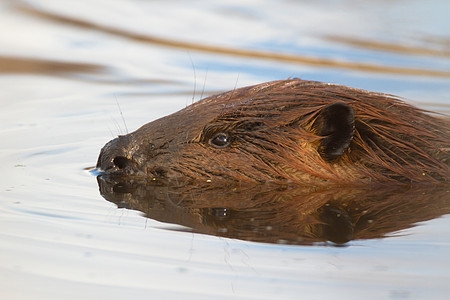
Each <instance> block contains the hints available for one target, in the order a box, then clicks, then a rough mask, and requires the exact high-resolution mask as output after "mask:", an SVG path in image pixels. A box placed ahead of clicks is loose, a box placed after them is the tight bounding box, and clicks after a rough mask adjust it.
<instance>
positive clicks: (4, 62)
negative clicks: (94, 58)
mask: <svg viewBox="0 0 450 300" xmlns="http://www.w3.org/2000/svg"><path fill="white" fill-rule="evenodd" d="M105 69H106V68H105V67H103V66H101V65H96V64H86V63H71V62H62V61H55V60H46V59H36V58H21V57H10V56H0V74H2V73H3V74H5V73H7V74H47V75H52V74H54V75H58V74H64V73H66V74H68V73H90V74H94V73H100V72H103V71H105Z"/></svg>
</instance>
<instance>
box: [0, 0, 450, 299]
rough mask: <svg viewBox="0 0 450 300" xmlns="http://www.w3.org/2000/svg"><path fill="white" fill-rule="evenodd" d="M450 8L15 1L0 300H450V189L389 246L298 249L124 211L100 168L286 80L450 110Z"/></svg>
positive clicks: (3, 41)
mask: <svg viewBox="0 0 450 300" xmlns="http://www.w3.org/2000/svg"><path fill="white" fill-rule="evenodd" d="M449 8H450V7H449V4H448V2H447V1H437V0H434V1H432V2H427V3H424V2H422V1H395V2H391V1H377V2H368V1H350V0H341V1H315V2H307V1H277V2H274V1H268V0H267V1H264V0H262V1H247V2H245V3H242V1H239V2H238V1H227V2H221V1H192V2H190V3H189V5H187V4H186V3H184V2H181V1H137V0H136V1H125V0H116V1H102V0H95V1H64V2H60V1H45V0H40V1H38V0H30V1H4V2H2V3H1V4H0V46H1V47H0V101H1V104H2V109H1V111H0V120H1V125H2V126H1V129H0V140H1V141H2V142H1V147H0V163H1V165H2V167H1V169H0V170H1V173H0V176H1V180H0V222H1V223H2V224H1V225H0V236H1V241H2V242H1V244H0V278H1V279H2V280H1V283H0V291H1V292H0V293H1V294H0V295H1V298H2V299H3V298H4V299H61V298H66V299H79V298H83V299H98V298H109V299H124V298H130V297H132V298H138V299H139V298H144V297H145V298H148V297H150V298H155V299H167V298H169V299H172V298H180V297H183V298H188V299H211V298H214V299H222V298H223V299H228V298H238V299H240V298H244V299H245V298H249V299H274V298H282V299H298V298H301V299H325V298H331V297H334V298H344V297H345V298H348V299H361V298H365V299H367V298H373V299H379V298H381V299H424V298H425V299H446V297H447V295H448V293H449V292H450V289H449V287H448V282H449V281H450V271H449V270H450V268H449V267H450V259H449V258H450V255H449V253H450V238H449V237H450V232H449V229H448V228H450V226H449V225H450V217H449V215H446V214H445V213H446V212H447V211H448V209H449V206H448V196H447V197H446V196H445V194H443V195H442V196H441V200H442V202H439V203H440V204H439V205H440V206H439V205H437V206H436V207H435V208H433V209H435V210H436V211H438V210H439V211H440V213H439V212H438V213H433V214H430V216H428V217H427V218H423V219H420V218H416V219H415V218H412V220H413V221H414V220H415V222H419V223H418V224H417V226H414V227H409V226H407V227H409V228H405V229H402V230H400V229H399V230H397V231H394V232H388V233H387V234H388V236H389V237H387V238H383V239H380V238H374V239H357V240H353V241H350V242H349V243H347V244H346V247H335V246H333V245H331V244H323V243H321V244H319V245H312V246H311V245H309V246H302V245H285V244H273V243H262V242H255V241H251V240H250V241H248V240H241V239H230V238H227V237H224V236H222V237H218V236H215V235H211V234H201V233H192V232H186V230H185V227H182V226H180V225H177V224H168V223H164V222H161V221H158V220H157V219H156V220H155V219H149V218H146V217H145V216H144V214H143V213H142V212H140V211H138V210H129V209H125V208H120V209H118V208H117V206H116V205H115V204H114V203H112V202H109V201H106V200H105V199H104V198H103V197H102V196H101V195H100V193H99V187H98V185H97V181H96V179H95V176H93V175H92V174H91V173H90V172H88V171H87V170H86V168H89V167H92V166H93V165H95V162H96V159H97V156H98V153H99V150H100V148H101V147H102V146H103V145H104V144H105V143H106V142H107V141H108V140H110V139H112V138H113V137H114V136H116V135H117V134H121V133H122V134H123V133H126V132H127V131H132V130H135V129H137V128H138V127H139V126H141V125H142V124H144V123H146V122H149V121H151V120H154V119H156V118H159V117H162V116H164V115H167V114H169V113H172V112H174V111H176V110H178V109H180V108H183V107H185V106H186V105H187V104H189V103H191V102H192V101H195V100H198V99H199V98H201V95H203V96H206V95H209V94H212V93H216V92H219V91H223V90H229V89H233V88H234V87H235V86H245V85H248V84H256V83H260V82H264V81H268V80H275V79H282V78H288V77H300V78H304V79H311V80H319V81H326V82H333V83H339V84H345V85H350V86H354V87H358V88H363V89H369V90H374V91H380V92H386V93H392V94H396V95H400V96H402V97H405V98H407V99H408V101H409V102H412V103H415V104H417V105H419V106H420V107H423V108H427V109H432V110H435V111H439V112H442V113H447V114H448V113H449V112H450V106H449V105H448V104H449V103H450V101H449V100H450V96H449V95H450V84H449V83H450V80H449V78H450V63H449V59H448V57H449V56H450V50H449V42H448V41H449V37H448V32H449V29H450V24H449V22H448V17H447V12H448V11H449ZM396 46H401V47H396ZM280 54H282V55H280ZM250 56H252V57H250ZM318 58H319V59H320V60H319V62H318V60H317V59H318ZM374 65H375V66H377V67H376V68H373V66H374ZM194 92H195V93H194ZM409 99H410V100H409ZM118 104H119V105H118ZM119 106H120V109H119ZM121 113H122V115H123V117H124V119H125V122H126V126H125V124H124V122H123V120H122V116H121ZM430 205H431V204H430ZM430 205H424V206H423V207H422V208H421V210H422V211H427V210H431V208H430V207H429V206H430ZM411 214H413V213H411ZM441 214H443V215H441ZM427 220H428V221H427ZM181 225H183V224H181ZM410 225H411V224H410ZM171 229H174V230H171Z"/></svg>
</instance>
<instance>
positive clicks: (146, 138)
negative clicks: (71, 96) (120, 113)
mask: <svg viewBox="0 0 450 300" xmlns="http://www.w3.org/2000/svg"><path fill="white" fill-rule="evenodd" d="M337 102H339V103H346V104H348V105H349V106H350V107H351V108H352V109H353V111H354V115H355V133H354V136H353V139H352V141H351V143H350V146H349V148H348V149H347V150H346V151H345V153H344V154H343V155H342V156H341V157H339V158H337V159H334V160H332V161H327V160H325V159H323V158H322V157H321V155H320V153H319V152H318V146H319V144H320V142H321V140H322V139H323V138H324V137H322V136H320V135H319V134H318V131H317V128H316V123H315V122H316V121H317V119H318V117H319V115H320V112H321V111H322V110H323V109H324V108H325V107H326V106H328V105H330V104H332V103H337ZM449 127H450V126H449V120H448V118H445V117H435V116H432V115H431V114H430V113H428V112H426V111H423V110H421V109H418V108H415V107H413V106H411V105H409V104H406V103H405V102H403V101H402V100H400V99H399V98H397V97H395V96H392V95H387V94H381V93H374V92H369V91H364V90H359V89H354V88H349V87H345V86H340V85H333V84H325V83H320V82H313V81H303V80H300V79H292V80H281V81H274V82H268V83H263V84H259V85H255V86H250V87H245V88H241V89H237V90H234V91H230V92H227V93H223V94H220V95H216V96H212V97H208V98H205V99H203V100H201V101H199V102H197V103H194V104H193V105H191V106H188V107H186V108H185V109H183V110H181V111H179V112H177V113H175V114H172V115H170V116H167V117H165V118H162V119H159V120H156V121H154V122H151V123H149V124H147V125H144V126H143V127H141V128H140V129H138V130H137V131H136V132H134V133H131V134H129V135H127V136H124V137H119V138H118V139H116V140H113V141H112V142H110V143H109V144H107V145H106V146H105V147H104V148H103V149H102V153H101V155H100V157H99V162H98V164H97V167H98V168H101V169H103V170H105V171H106V173H108V174H135V175H136V174H137V175H139V176H142V175H144V176H149V177H151V178H156V179H160V178H165V179H176V180H179V179H186V178H187V179H190V180H200V181H203V182H204V181H212V182H260V183H264V182H275V183H296V184H314V185H317V184H330V183H332V184H341V185H342V184H344V185H345V184H364V185H366V184H375V183H386V184H398V183H402V184H403V183H435V182H440V181H448V178H449V174H450V171H449V161H450V160H449V153H448V151H449V147H450V146H449V145H450V134H449ZM216 132H227V133H229V134H230V135H231V137H232V143H231V144H230V146H228V147H226V148H223V149H216V148H214V147H212V146H211V145H210V144H209V143H208V141H209V140H210V138H211V137H212V136H213V135H214V133H216ZM149 145H151V147H150V146H149ZM117 156H123V157H126V158H127V159H128V160H129V161H130V162H132V165H133V167H132V168H123V169H122V170H118V168H117V167H115V166H113V165H111V162H112V160H113V159H114V157H117Z"/></svg>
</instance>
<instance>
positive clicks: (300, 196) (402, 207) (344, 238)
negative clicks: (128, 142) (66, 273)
mask: <svg viewBox="0 0 450 300" xmlns="http://www.w3.org/2000/svg"><path fill="white" fill-rule="evenodd" d="M97 179H98V184H99V188H100V193H101V195H102V196H103V197H104V198H105V199H106V200H108V201H111V202H113V203H115V204H116V205H117V206H118V207H119V208H127V209H134V210H139V211H141V212H143V213H144V214H145V215H146V216H147V217H148V218H151V219H154V220H157V221H161V222H166V223H175V224H179V225H183V226H185V227H188V229H186V231H189V232H196V233H202V234H209V235H215V236H221V237H228V238H235V239H241V240H248V241H256V242H264V243H286V244H302V245H310V244H314V243H320V242H328V241H330V242H333V243H335V244H338V245H343V244H345V243H347V242H349V241H351V240H355V239H373V238H383V237H385V236H386V235H387V234H389V233H392V232H395V231H398V230H401V229H405V228H409V227H412V226H414V224H415V223H417V222H421V221H426V220H430V219H434V218H437V217H439V216H441V215H443V214H447V213H450V197H449V195H450V191H449V189H450V187H449V186H448V185H434V186H428V187H424V186H413V187H388V188H383V189H380V188H376V189H369V188H349V187H347V188H344V187H336V188H327V187H322V188H318V187H280V186H277V187H274V186H266V185H254V186H246V187H214V186H211V185H205V186H202V187H201V186H194V185H185V186H181V185H179V186H168V185H163V184H158V183H157V182H154V181H152V182H138V181H132V180H131V181H123V180H118V179H113V178H107V177H106V178H105V177H102V176H98V177H97Z"/></svg>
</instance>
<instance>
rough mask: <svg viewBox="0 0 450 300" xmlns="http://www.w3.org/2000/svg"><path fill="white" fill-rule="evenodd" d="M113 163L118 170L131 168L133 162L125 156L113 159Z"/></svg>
mask: <svg viewBox="0 0 450 300" xmlns="http://www.w3.org/2000/svg"><path fill="white" fill-rule="evenodd" d="M113 163H114V165H115V166H116V167H118V168H119V169H125V168H127V167H131V166H133V162H132V161H131V160H130V159H128V158H126V157H125V156H117V157H116V158H114V159H113Z"/></svg>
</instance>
